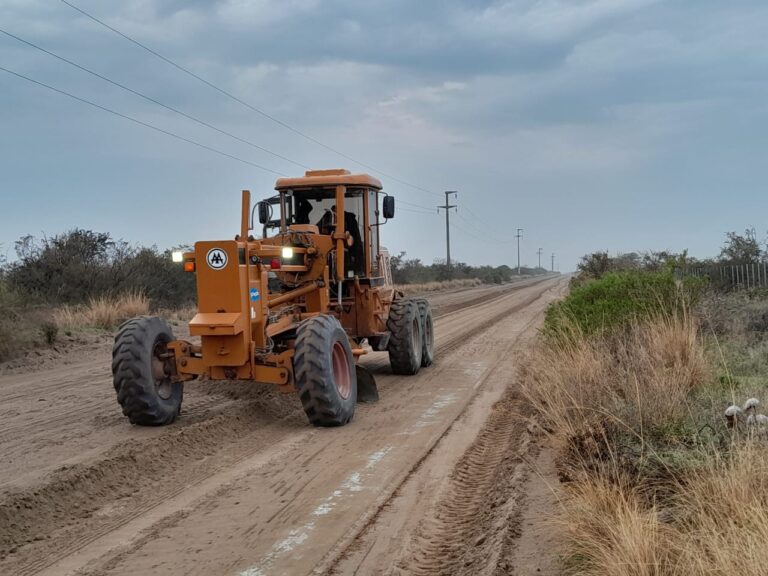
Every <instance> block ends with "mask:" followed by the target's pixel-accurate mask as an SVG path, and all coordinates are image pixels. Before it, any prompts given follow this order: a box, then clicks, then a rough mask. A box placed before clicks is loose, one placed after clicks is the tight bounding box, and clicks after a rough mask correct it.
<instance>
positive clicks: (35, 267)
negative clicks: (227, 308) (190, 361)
mask: <svg viewBox="0 0 768 576" xmlns="http://www.w3.org/2000/svg"><path fill="white" fill-rule="evenodd" d="M15 251H16V255H17V259H16V260H15V261H13V262H12V263H7V262H5V261H0V360H5V359H8V358H10V357H12V356H14V355H16V354H18V353H19V352H21V351H22V350H25V349H29V348H32V347H35V346H46V345H51V344H54V343H56V342H57V340H58V339H59V338H60V336H61V334H62V333H65V334H66V333H69V334H71V333H72V332H75V331H79V330H89V329H95V330H98V329H108V330H111V329H112V328H114V327H115V326H116V325H118V324H119V323H120V322H122V321H123V320H125V319H127V318H130V317H132V316H135V315H137V314H147V313H148V312H149V311H150V310H156V309H159V308H179V307H182V306H184V305H187V304H189V303H190V302H193V301H194V298H195V285H194V277H193V275H191V274H185V273H184V272H183V270H182V269H181V267H180V266H178V265H175V264H173V262H172V261H171V257H170V250H166V251H160V250H158V249H157V248H155V247H151V248H146V247H140V246H132V245H129V244H128V243H126V242H124V241H122V240H113V239H112V238H111V237H110V235H109V234H104V233H99V232H92V231H89V230H80V229H75V230H71V231H69V232H66V233H64V234H60V235H58V236H53V237H51V238H42V239H36V238H34V237H32V236H26V237H24V238H22V239H21V240H19V241H18V242H16V245H15Z"/></svg>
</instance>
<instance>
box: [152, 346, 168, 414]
mask: <svg viewBox="0 0 768 576" xmlns="http://www.w3.org/2000/svg"><path fill="white" fill-rule="evenodd" d="M167 351H168V348H167V347H166V346H165V344H164V343H163V342H158V343H157V344H155V347H154V349H153V350H152V379H153V380H154V381H155V390H156V391H157V395H158V396H160V398H162V399H163V400H168V399H169V398H170V397H171V394H172V392H173V385H172V384H171V379H170V378H168V374H167V373H166V371H165V360H164V359H163V358H162V355H163V354H165V353H166V352H167Z"/></svg>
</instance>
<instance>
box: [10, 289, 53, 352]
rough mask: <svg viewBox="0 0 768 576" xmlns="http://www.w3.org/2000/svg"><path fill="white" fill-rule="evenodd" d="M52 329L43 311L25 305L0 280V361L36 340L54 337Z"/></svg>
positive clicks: (32, 344)
mask: <svg viewBox="0 0 768 576" xmlns="http://www.w3.org/2000/svg"><path fill="white" fill-rule="evenodd" d="M54 329H55V327H54V328H51V323H50V321H49V320H47V318H46V315H45V314H44V313H42V312H41V311H40V310H39V309H34V308H29V307H27V306H26V305H25V303H24V299H23V298H22V297H21V296H20V295H19V294H18V293H16V292H14V291H12V290H10V289H8V287H7V286H6V285H5V283H4V282H0V361H3V360H6V359H8V358H11V357H13V356H14V355H16V354H17V353H18V352H19V351H21V350H24V349H26V348H29V347H31V346H34V345H36V343H37V342H42V341H46V340H48V339H49V338H51V337H52V338H53V339H55V337H56V335H55V334H52V331H53V330H54Z"/></svg>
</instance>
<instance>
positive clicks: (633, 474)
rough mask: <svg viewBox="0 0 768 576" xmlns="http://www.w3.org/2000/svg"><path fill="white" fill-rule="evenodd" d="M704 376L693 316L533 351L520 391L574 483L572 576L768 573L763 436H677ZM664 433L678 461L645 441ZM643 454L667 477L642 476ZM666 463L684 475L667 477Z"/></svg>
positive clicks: (568, 514)
mask: <svg viewBox="0 0 768 576" xmlns="http://www.w3.org/2000/svg"><path fill="white" fill-rule="evenodd" d="M709 370H710V367H709V366H708V363H707V361H706V358H705V356H704V351H703V344H702V342H701V341H700V336H699V332H698V330H697V326H696V322H695V321H694V320H693V319H692V318H691V317H689V316H686V315H682V316H677V317H662V318H657V319H655V320H653V321H649V322H647V323H640V324H636V325H634V326H632V327H630V328H629V329H628V330H627V331H624V332H621V333H620V334H618V335H613V336H605V337H599V338H570V339H564V340H562V341H560V342H557V343H554V342H549V344H546V345H543V346H541V347H540V349H539V350H538V351H537V352H535V353H534V355H533V357H532V358H531V359H530V361H529V364H528V366H527V369H526V371H525V389H524V391H525V394H526V395H527V396H528V398H529V399H530V400H531V403H532V404H533V405H534V406H535V407H536V409H537V410H538V411H539V414H540V416H541V418H542V420H543V422H544V424H545V427H546V428H547V429H548V430H549V431H550V432H551V433H552V434H553V435H554V436H555V437H557V438H558V439H559V442H560V443H561V445H563V446H567V447H568V450H566V451H565V452H564V453H563V455H564V456H566V457H565V458H563V459H562V461H561V462H560V464H561V470H563V471H565V474H564V477H566V478H570V480H571V481H570V482H568V483H566V484H565V485H564V490H563V498H562V504H563V505H562V511H561V522H562V526H563V528H564V531H565V533H566V535H567V536H568V539H567V542H568V549H567V550H566V554H567V558H568V560H567V566H566V571H567V572H568V573H570V574H578V575H584V576H587V575H589V576H597V575H606V576H608V575H611V576H613V575H616V576H662V575H670V576H709V575H712V574H721V575H727V574H739V575H746V576H758V575H764V574H768V546H767V545H766V542H768V447H767V446H766V439H765V438H764V437H745V435H743V434H742V436H741V438H739V437H738V436H736V437H734V438H733V439H732V444H731V445H730V446H728V445H726V446H719V445H717V444H707V443H706V442H703V443H699V444H693V445H690V446H689V445H686V443H685V442H684V441H683V439H682V436H680V437H677V436H675V435H676V434H679V432H678V431H677V426H679V425H680V424H681V423H685V422H690V420H691V418H692V415H691V413H692V412H693V411H695V410H696V409H697V406H696V405H695V404H693V399H694V398H695V396H696V394H697V392H699V391H700V388H699V387H700V386H702V385H703V384H704V383H705V382H707V381H708V380H711V375H710V374H709ZM724 394H726V395H727V392H724ZM722 400H725V398H723V399H721V400H720V401H722ZM725 405H727V404H724V405H723V408H724V407H725ZM717 412H718V413H719V414H721V413H720V409H719V408H718V409H717ZM713 423H714V422H713ZM715 425H717V424H716V423H715ZM659 430H662V431H663V432H662V434H669V438H666V439H665V440H663V441H662V442H663V445H664V446H666V447H668V448H670V449H672V450H674V451H675V455H674V457H673V458H674V459H673V460H665V458H669V455H665V456H660V455H659V454H657V453H655V452H653V451H654V447H653V441H651V440H649V439H650V438H652V437H653V435H654V434H658V433H659V432H658V431H659ZM726 444H727V441H726ZM629 445H632V448H631V449H630V451H629V454H628V453H627V448H628V446H629ZM633 450H634V452H633ZM647 457H652V458H656V462H657V463H659V466H660V467H661V469H662V471H661V473H659V467H657V468H655V469H654V468H653V467H651V472H650V473H649V475H647V476H646V473H645V472H644V471H642V470H643V468H642V465H641V464H640V463H639V462H640V460H642V459H644V458H647ZM622 459H624V460H622ZM626 460H631V461H632V464H633V466H626ZM681 461H684V462H682V466H681V465H680V463H681ZM665 462H676V464H672V465H674V466H677V467H676V468H675V469H674V470H670V469H666V470H665V469H664V466H666V464H665ZM635 464H637V465H636V466H634V465H635ZM659 498H660V500H659Z"/></svg>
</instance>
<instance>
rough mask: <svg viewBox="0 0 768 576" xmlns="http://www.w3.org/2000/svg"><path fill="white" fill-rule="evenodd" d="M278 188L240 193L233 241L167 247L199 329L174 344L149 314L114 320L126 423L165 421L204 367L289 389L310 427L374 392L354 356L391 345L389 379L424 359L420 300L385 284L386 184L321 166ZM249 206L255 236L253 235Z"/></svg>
mask: <svg viewBox="0 0 768 576" xmlns="http://www.w3.org/2000/svg"><path fill="white" fill-rule="evenodd" d="M275 189H276V190H277V192H278V194H277V195H276V196H273V197H271V198H269V199H267V200H264V201H261V202H258V203H257V204H256V205H255V206H251V198H250V192H248V191H247V190H246V191H243V195H242V216H241V223H240V233H239V234H238V235H237V236H235V238H234V240H213V241H201V242H197V243H196V244H195V247H194V251H193V252H189V253H185V254H178V255H175V256H176V257H177V259H178V260H180V263H181V264H182V265H183V266H184V269H185V270H186V271H188V272H190V273H194V274H195V275H196V282H197V307H198V312H197V314H196V315H195V316H194V318H192V320H191V321H190V323H189V333H190V336H191V337H196V338H194V339H192V338H191V339H190V341H186V340H176V339H175V338H174V336H173V333H172V331H171V329H170V327H169V326H168V324H167V323H166V322H165V321H164V320H162V319H161V318H158V317H150V316H143V317H139V318H134V319H132V320H129V321H127V322H125V323H124V324H123V325H122V326H121V327H120V329H119V331H118V333H117V336H116V337H115V345H114V348H113V362H112V372H113V376H114V387H115V391H116V392H117V399H118V402H119V403H120V405H121V406H122V410H123V413H124V414H125V415H126V416H127V417H128V419H129V420H130V421H131V422H132V423H134V424H140V425H162V424H169V423H171V422H173V421H174V420H175V419H176V417H177V416H178V414H179V413H180V410H181V402H182V395H183V386H184V382H186V381H189V380H193V379H195V378H197V377H202V376H205V377H207V378H210V379H214V380H251V381H254V382H259V383H268V384H276V385H278V386H280V387H281V389H283V390H284V391H286V392H296V393H298V395H299V398H300V400H301V403H302V406H303V407H304V410H305V412H306V414H307V417H308V418H309V421H310V422H311V423H312V424H314V425H316V426H340V425H344V424H346V423H347V422H349V421H350V420H351V419H352V416H353V415H354V411H355V404H356V402H358V401H375V400H377V399H378V391H377V389H376V384H375V381H374V378H373V376H372V374H371V373H370V372H368V371H367V370H366V369H365V368H364V367H363V366H361V365H360V364H358V362H357V361H358V360H359V358H360V357H361V356H363V355H365V354H366V353H367V352H368V350H369V347H370V348H372V349H373V350H378V351H383V350H386V351H388V352H389V359H390V364H391V366H392V371H393V372H394V373H395V374H416V373H417V372H418V371H419V369H420V368H421V367H422V366H429V365H430V364H431V363H432V361H433V354H434V352H433V349H434V334H433V325H432V313H431V310H430V307H429V304H428V303H427V301H426V300H418V299H416V300H413V299H406V298H404V297H403V295H402V294H401V293H399V292H397V291H396V290H395V289H394V286H393V284H392V277H391V273H390V268H389V256H388V254H387V252H386V250H385V249H383V248H381V245H380V230H381V227H382V225H383V224H385V223H386V221H387V220H388V219H390V218H392V217H393V216H394V208H395V205H394V198H393V197H392V196H388V195H386V194H384V193H383V192H382V186H381V183H380V182H379V181H378V180H377V179H376V178H373V177H371V176H368V175H367V174H350V173H349V172H348V171H346V170H323V171H309V172H307V173H306V174H305V175H304V176H303V177H299V178H281V179H279V180H278V181H277V184H276V186H275ZM380 205H381V210H380ZM255 215H258V223H259V228H260V229H259V230H258V232H259V233H260V235H261V238H255V237H254V236H253V235H251V232H252V231H253V230H254V229H255V227H256V223H255V222H254V220H255V218H254V216H255ZM198 338H199V340H198Z"/></svg>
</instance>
